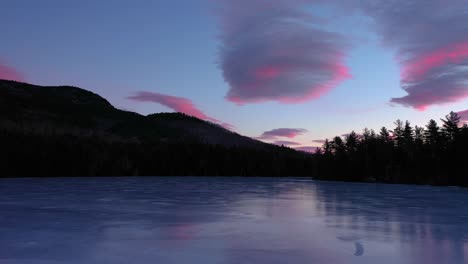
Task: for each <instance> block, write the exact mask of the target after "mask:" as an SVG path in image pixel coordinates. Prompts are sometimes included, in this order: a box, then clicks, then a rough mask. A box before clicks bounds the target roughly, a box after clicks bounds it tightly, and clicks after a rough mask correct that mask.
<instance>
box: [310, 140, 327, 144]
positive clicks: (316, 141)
mask: <svg viewBox="0 0 468 264" xmlns="http://www.w3.org/2000/svg"><path fill="white" fill-rule="evenodd" d="M312 142H314V143H318V144H323V143H325V139H315V140H312Z"/></svg>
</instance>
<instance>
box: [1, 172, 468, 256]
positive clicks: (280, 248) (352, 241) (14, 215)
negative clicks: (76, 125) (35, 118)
mask: <svg viewBox="0 0 468 264" xmlns="http://www.w3.org/2000/svg"><path fill="white" fill-rule="evenodd" d="M466 201H468V190H467V189H462V188H451V187H448V188H447V187H443V188H439V187H427V186H406V185H380V184H352V183H332V182H317V181H310V180H305V179H270V178H250V179H246V178H157V177H155V178H81V179H70V178H68V179H8V180H1V181H0V211H1V212H2V213H1V214H0V234H1V235H0V245H1V247H0V263H2V264H3V263H15V264H16V263H25V264H26V263H27V264H30V263H31V264H32V263H137V264H138V263H204V264H205V263H236V264H237V263H268V264H270V263H379V264H384V263H411V264H413V263H428V264H431V263H455V264H456V263H466V262H468V204H467V203H466Z"/></svg>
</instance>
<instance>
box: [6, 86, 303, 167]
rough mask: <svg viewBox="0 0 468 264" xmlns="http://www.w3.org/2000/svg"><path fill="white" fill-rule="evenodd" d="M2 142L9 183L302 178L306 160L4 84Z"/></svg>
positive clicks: (191, 124) (187, 125)
mask: <svg viewBox="0 0 468 264" xmlns="http://www.w3.org/2000/svg"><path fill="white" fill-rule="evenodd" d="M0 135H1V138H0V143H2V146H3V148H2V150H0V160H2V161H3V162H2V163H1V164H0V169H1V170H2V171H3V172H4V173H3V174H4V175H6V176H54V175H56V176H58V175H60V176H68V175H76V176H87V175H89V176H92V175H268V176H273V175H296V176H298V175H301V176H303V175H306V170H304V166H305V167H307V166H306V165H305V160H306V159H310V155H308V154H305V153H301V152H297V151H294V150H292V149H289V148H285V147H278V146H275V145H271V144H266V143H263V142H260V141H257V140H254V139H251V138H248V137H245V136H241V135H239V134H237V133H234V132H231V131H229V130H227V129H225V128H223V127H221V126H219V125H217V124H213V123H210V122H207V121H203V120H200V119H198V118H195V117H192V116H187V115H185V114H182V113H159V114H151V115H147V116H144V115H140V114H137V113H133V112H128V111H123V110H120V109H117V108H115V107H113V106H112V105H111V104H110V103H109V102H108V101H107V100H106V99H104V98H102V97H101V96H99V95H97V94H95V93H92V92H90V91H87V90H84V89H81V88H77V87H71V86H56V87H49V86H37V85H32V84H27V83H20V82H14V81H6V80H0ZM286 163H288V164H293V163H294V166H296V167H295V168H294V167H293V168H289V166H287V164H286ZM155 164H157V165H155ZM24 165H28V166H26V167H25V166H24Z"/></svg>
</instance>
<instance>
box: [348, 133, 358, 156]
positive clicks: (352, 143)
mask: <svg viewBox="0 0 468 264" xmlns="http://www.w3.org/2000/svg"><path fill="white" fill-rule="evenodd" d="M345 142H346V150H347V151H350V152H354V151H356V150H357V147H358V135H357V134H356V132H354V131H351V133H349V134H348V135H346V137H345Z"/></svg>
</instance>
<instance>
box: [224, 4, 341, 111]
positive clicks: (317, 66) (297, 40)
mask: <svg viewBox="0 0 468 264" xmlns="http://www.w3.org/2000/svg"><path fill="white" fill-rule="evenodd" d="M305 2H307V1H303V0H288V1H286V0H279V1H269V0H236V1H230V0H222V1H220V2H218V3H219V7H220V8H219V9H218V11H219V16H220V18H221V22H222V27H221V31H222V33H221V42H222V43H221V47H220V66H221V69H222V71H223V75H224V79H225V81H226V82H227V83H228V84H229V86H230V90H229V92H228V94H227V96H226V98H227V99H228V100H229V101H232V102H235V103H239V104H244V103H253V102H260V101H278V102H283V103H297V102H303V101H307V100H311V99H314V98H318V97H320V96H321V95H322V94H324V93H326V92H328V91H329V90H330V89H332V88H334V87H336V86H337V85H339V84H340V83H341V82H343V81H344V80H345V79H347V78H349V73H348V69H347V67H346V66H345V65H344V62H343V61H344V59H345V56H346V51H347V48H348V45H347V44H346V41H345V39H344V37H343V36H341V35H339V34H337V33H333V32H328V31H325V30H321V29H318V28H316V27H314V24H315V23H316V20H315V18H314V17H312V16H311V15H310V14H309V13H307V12H305V11H303V10H304V9H303V8H302V7H303V3H305Z"/></svg>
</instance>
